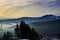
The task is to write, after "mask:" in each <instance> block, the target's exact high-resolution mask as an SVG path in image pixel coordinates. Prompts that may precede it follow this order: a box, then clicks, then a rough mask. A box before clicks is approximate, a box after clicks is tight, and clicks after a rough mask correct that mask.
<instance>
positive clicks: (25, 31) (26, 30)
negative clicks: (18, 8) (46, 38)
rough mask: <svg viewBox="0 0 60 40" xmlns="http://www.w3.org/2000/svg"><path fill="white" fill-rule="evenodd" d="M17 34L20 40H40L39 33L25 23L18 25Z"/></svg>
mask: <svg viewBox="0 0 60 40" xmlns="http://www.w3.org/2000/svg"><path fill="white" fill-rule="evenodd" d="M15 34H16V37H17V38H18V39H20V38H21V39H30V40H39V35H38V33H37V32H35V30H34V29H33V28H32V29H31V28H30V26H29V25H28V24H26V23H25V22H24V21H21V23H20V25H18V24H17V25H16V28H15Z"/></svg>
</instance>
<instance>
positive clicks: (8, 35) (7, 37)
mask: <svg viewBox="0 0 60 40" xmlns="http://www.w3.org/2000/svg"><path fill="white" fill-rule="evenodd" d="M3 40H12V35H11V33H10V32H7V33H5V32H4V35H3Z"/></svg>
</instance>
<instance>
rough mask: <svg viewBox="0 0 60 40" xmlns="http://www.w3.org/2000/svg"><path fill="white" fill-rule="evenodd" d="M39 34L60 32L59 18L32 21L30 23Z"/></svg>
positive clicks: (56, 33) (51, 34) (52, 34)
mask: <svg viewBox="0 0 60 40" xmlns="http://www.w3.org/2000/svg"><path fill="white" fill-rule="evenodd" d="M30 25H31V26H32V27H33V28H35V29H36V31H37V32H38V33H39V34H40V35H50V36H54V35H58V34H60V20H54V21H46V22H34V23H31V24H30Z"/></svg>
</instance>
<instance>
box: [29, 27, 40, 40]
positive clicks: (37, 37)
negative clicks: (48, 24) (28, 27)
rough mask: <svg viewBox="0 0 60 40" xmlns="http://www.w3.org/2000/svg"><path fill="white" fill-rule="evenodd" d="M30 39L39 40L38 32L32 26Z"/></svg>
mask: <svg viewBox="0 0 60 40" xmlns="http://www.w3.org/2000/svg"><path fill="white" fill-rule="evenodd" d="M30 40H40V38H39V35H38V33H37V32H36V31H35V29H34V28H32V34H31V39H30Z"/></svg>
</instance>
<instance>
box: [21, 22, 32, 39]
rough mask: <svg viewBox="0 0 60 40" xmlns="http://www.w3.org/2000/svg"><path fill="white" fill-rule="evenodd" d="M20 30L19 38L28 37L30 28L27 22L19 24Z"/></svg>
mask: <svg viewBox="0 0 60 40" xmlns="http://www.w3.org/2000/svg"><path fill="white" fill-rule="evenodd" d="M20 31H21V39H30V32H31V29H30V27H29V25H28V24H26V23H25V22H24V21H22V22H21V24H20Z"/></svg>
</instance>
